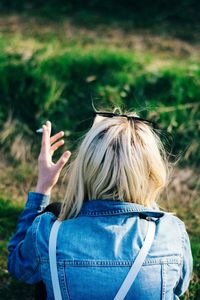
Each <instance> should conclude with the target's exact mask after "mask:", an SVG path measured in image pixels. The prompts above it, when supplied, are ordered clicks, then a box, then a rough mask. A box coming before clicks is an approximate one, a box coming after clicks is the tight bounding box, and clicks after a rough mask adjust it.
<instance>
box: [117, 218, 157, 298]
mask: <svg viewBox="0 0 200 300" xmlns="http://www.w3.org/2000/svg"><path fill="white" fill-rule="evenodd" d="M148 224H149V225H148V231H147V235H146V238H145V241H144V244H143V246H142V248H141V249H140V252H139V254H138V255H137V257H136V259H135V261H134V263H133V265H132V267H131V269H130V271H129V272H128V274H127V276H126V278H125V280H124V281H123V283H122V285H121V287H120V289H119V291H118V292H117V295H116V296H115V298H114V300H122V299H124V298H125V297H126V295H127V293H128V291H129V289H130V287H131V285H132V284H133V281H134V280H135V278H136V276H137V274H138V273H139V271H140V269H141V267H142V264H143V262H144V261H145V258H146V257H147V254H148V252H149V249H150V248H151V245H152V243H153V240H154V236H155V228H156V224H155V222H154V221H148Z"/></svg>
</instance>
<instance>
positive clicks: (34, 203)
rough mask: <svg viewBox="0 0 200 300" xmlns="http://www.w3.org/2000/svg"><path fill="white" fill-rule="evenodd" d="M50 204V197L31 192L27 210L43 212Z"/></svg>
mask: <svg viewBox="0 0 200 300" xmlns="http://www.w3.org/2000/svg"><path fill="white" fill-rule="evenodd" d="M49 202H50V196H49V195H44V194H40V193H35V192H29V193H28V198H27V201H26V205H25V208H32V209H37V210H39V211H41V210H43V209H44V208H45V207H46V206H47V205H48V204H49Z"/></svg>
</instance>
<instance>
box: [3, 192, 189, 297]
mask: <svg viewBox="0 0 200 300" xmlns="http://www.w3.org/2000/svg"><path fill="white" fill-rule="evenodd" d="M49 200H50V199H49V197H48V196H45V195H43V194H39V193H33V192H29V193H28V199H27V202H26V205H25V209H24V211H23V212H22V214H21V215H20V217H19V220H18V224H17V229H16V232H15V234H14V235H13V237H12V238H11V240H10V241H9V244H8V251H9V257H8V270H9V272H10V273H11V274H12V275H13V276H14V277H16V278H17V279H19V280H21V281H24V282H26V283H28V284H34V283H36V282H38V281H41V280H42V281H43V282H44V283H45V285H46V289H47V299H48V300H53V299H54V297H53V289H52V282H51V277H50V267H49V256H48V243H49V235H50V231H51V227H52V225H53V223H54V221H55V220H56V217H55V216H54V214H53V213H51V212H45V213H44V214H41V215H38V213H39V212H41V210H42V209H44V208H45V207H46V206H47V205H48V203H49ZM141 214H144V215H145V214H148V215H149V216H151V217H152V218H155V220H156V233H155V239H154V242H153V244H152V246H151V249H150V251H149V253H148V255H147V257H146V260H145V261H144V263H143V265H142V268H141V270H140V272H139V274H138V276H137V277H136V279H135V281H134V283H133V285H132V286H131V289H130V290H129V292H128V294H127V296H126V298H125V299H127V300H130V299H138V300H140V299H145V300H150V299H151V300H152V299H153V300H160V299H165V300H171V299H179V296H180V295H182V294H183V293H184V292H185V291H186V290H187V288H188V285H189V282H190V279H191V276H192V254H191V247H190V241H189V238H188V234H187V232H186V229H185V225H184V223H183V222H182V221H181V220H180V219H179V218H177V217H175V216H173V215H171V214H169V213H165V212H164V213H163V212H161V211H160V210H158V208H157V207H156V206H155V207H154V208H153V209H148V208H145V207H144V206H142V205H139V204H134V203H128V202H125V201H113V200H109V199H108V200H99V199H94V200H90V201H86V202H84V204H83V206H82V209H81V211H80V213H79V215H78V216H77V217H76V218H73V219H69V220H65V221H63V222H62V224H61V226H60V229H59V232H58V240H57V265H58V275H59V282H60V287H61V292H62V298H63V299H72V300H84V299H96V300H100V299H104V300H111V299H114V297H115V295H116V294H117V291H118V289H119V288H120V286H121V284H122V282H123V281H124V279H125V277H126V275H127V273H128V271H129V270H130V268H131V265H132V264H133V262H134V260H135V258H136V256H137V254H138V253H139V251H140V248H141V247H142V245H143V241H144V239H145V236H146V233H147V226H148V221H147V220H145V218H142V217H140V215H141ZM157 215H160V216H161V217H160V218H157Z"/></svg>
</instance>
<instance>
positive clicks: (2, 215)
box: [0, 1, 200, 300]
mask: <svg viewBox="0 0 200 300" xmlns="http://www.w3.org/2000/svg"><path fill="white" fill-rule="evenodd" d="M22 3H24V1H22ZM27 11H28V12H27ZM27 11H22V12H21V10H20V7H19V9H18V10H17V12H16V11H15V10H13V11H12V12H10V11H9V12H8V11H6V10H4V14H2V15H1V19H0V48H1V52H0V146H1V152H0V170H1V172H0V195H1V196H0V253H1V258H0V299H5V300H7V299H11V300H12V299H13V300H18V299H20V300H25V299H27V300H28V299H32V296H31V295H32V294H33V289H34V288H33V287H31V286H27V285H24V284H23V283H19V282H17V281H15V280H14V279H12V278H11V277H10V276H9V274H8V272H7V269H6V257H7V249H6V244H7V242H8V239H9V237H10V236H11V234H12V233H13V232H14V230H15V225H16V221H17V218H18V216H19V214H20V212H21V211H22V209H23V206H24V201H25V198H26V193H27V192H28V191H29V190H31V189H33V188H34V184H35V182H36V172H37V170H36V157H37V153H38V147H39V142H40V140H39V137H37V136H35V134H34V130H35V129H36V128H38V127H40V125H41V123H42V122H43V121H44V120H46V119H50V120H51V121H52V122H53V124H54V130H55V131H56V130H60V129H65V133H66V136H67V138H66V147H67V148H68V149H70V150H72V151H73V149H74V148H75V146H76V144H77V140H78V139H79V137H80V135H82V134H83V133H84V131H85V130H87V128H88V127H89V125H90V124H91V121H92V118H91V112H92V106H91V99H93V101H94V104H95V105H96V106H97V108H100V107H104V108H107V107H108V108H110V107H113V106H115V105H120V106H121V107H122V108H124V109H125V110H132V109H136V110H137V111H139V112H140V113H141V114H142V115H143V116H148V117H149V118H153V119H154V120H156V122H157V123H159V126H160V127H161V128H162V130H161V134H162V135H163V138H164V140H165V139H166V135H168V136H169V138H168V140H167V141H166V146H167V147H168V148H169V149H170V150H169V151H171V152H172V155H171V156H173V155H176V156H177V155H178V156H179V164H178V167H177V168H176V169H175V173H174V175H173V177H172V180H171V183H170V185H169V188H168V189H167V190H166V191H165V193H164V194H163V197H162V199H161V201H160V203H161V206H162V207H164V208H165V209H166V210H168V211H173V212H175V213H176V214H177V215H178V216H179V217H180V218H181V219H182V220H183V221H184V222H185V223H186V227H187V230H188V233H189V235H190V239H191V245H192V252H193V256H194V274H193V280H192V282H191V285H190V288H189V291H188V292H187V294H186V295H185V296H184V297H183V299H184V300H186V299H195V300H198V299H200V273H199V270H200V261H199V259H200V252H199V249H200V241H199V236H200V220H199V215H200V214H199V206H200V205H199V203H200V193H199V191H200V188H199V186H200V185H199V184H200V182H199V176H198V166H199V162H200V154H199V153H200V151H199V150H200V148H199V141H200V136H199V129H200V123H199V119H200V109H199V108H200V107H199V106H200V101H199V99H200V88H199V87H200V54H199V53H200V52H199V50H200V46H199V32H198V30H197V29H198V24H197V23H198V22H197V21H195V22H194V24H193V27H194V28H191V24H190V22H189V25H188V23H187V24H186V23H183V27H182V23H179V24H175V23H170V22H171V21H170V22H169V21H168V19H167V18H166V15H165V14H164V12H163V13H162V19H163V18H164V22H160V23H159V19H157V24H158V26H155V24H154V25H152V24H150V23H149V21H148V20H147V22H146V23H144V26H142V25H141V23H140V22H139V21H137V22H136V23H134V22H132V21H131V19H130V18H129V19H126V18H121V19H120V18H119V17H116V18H114V17H113V18H110V17H109V15H107V16H104V17H102V15H100V14H97V13H94V11H91V10H89V11H88V12H85V11H78V12H76V14H75V13H73V14H69V12H68V13H67V14H65V11H63V12H62V14H60V15H59V17H58V15H56V16H57V17H56V16H54V18H53V17H52V11H51V12H50V15H51V17H49V15H48V16H45V12H46V11H45V8H43V9H42V11H41V15H39V14H38V11H37V14H31V13H30V10H27ZM73 12H74V11H73ZM48 13H49V11H48ZM172 24H173V26H171V25H172ZM159 25H160V26H159ZM194 25H195V26H194ZM184 28H185V29H184ZM193 29H194V30H193ZM72 120H73V121H72ZM169 146H170V147H169ZM59 187H60V186H58V188H57V189H56V190H55V192H54V196H53V198H54V199H62V195H63V189H60V188H59Z"/></svg>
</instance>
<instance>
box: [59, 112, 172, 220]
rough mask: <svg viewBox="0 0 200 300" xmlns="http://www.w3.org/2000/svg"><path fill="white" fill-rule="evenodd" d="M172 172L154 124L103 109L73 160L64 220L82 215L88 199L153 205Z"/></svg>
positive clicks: (62, 210) (70, 166)
mask: <svg viewBox="0 0 200 300" xmlns="http://www.w3.org/2000/svg"><path fill="white" fill-rule="evenodd" d="M128 116H136V117H137V114H136V113H129V114H128ZM167 177H168V163H167V159H166V154H165V150H164V147H163V145H162V143H161V141H160V138H159V136H158V135H157V134H156V132H155V131H154V129H153V128H152V127H151V125H149V124H148V123H146V122H143V121H141V120H139V119H138V120H137V119H131V118H127V117H121V116H114V117H112V118H110V117H103V116H100V115H98V114H97V116H96V117H95V119H94V123H93V125H92V127H91V128H90V130H89V131H88V132H87V134H86V135H85V136H84V139H83V141H82V143H81V145H80V147H79V149H78V150H77V154H76V157H75V159H74V160H73V161H72V162H71V164H70V165H69V169H68V182H67V190H66V195H65V199H64V202H63V205H62V209H61V214H60V219H61V220H64V219H67V218H70V217H74V216H76V215H77V214H78V213H79V211H80V209H81V207H82V204H83V202H84V201H85V200H94V199H113V200H121V201H127V202H132V203H137V204H141V205H144V206H145V207H151V206H152V204H153V203H154V202H155V201H156V200H157V198H158V196H159V194H160V192H161V190H162V189H163V188H164V187H165V185H166V183H167Z"/></svg>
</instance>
